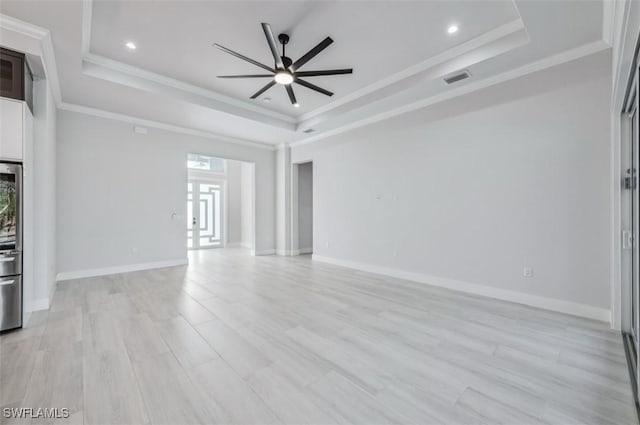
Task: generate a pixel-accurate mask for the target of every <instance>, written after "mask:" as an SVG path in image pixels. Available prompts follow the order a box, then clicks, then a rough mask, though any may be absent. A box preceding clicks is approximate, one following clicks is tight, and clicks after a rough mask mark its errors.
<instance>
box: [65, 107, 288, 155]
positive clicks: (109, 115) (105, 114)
mask: <svg viewBox="0 0 640 425" xmlns="http://www.w3.org/2000/svg"><path fill="white" fill-rule="evenodd" d="M59 109H61V110H63V111H70V112H76V113H80V114H85V115H91V116H94V117H100V118H106V119H110V120H115V121H121V122H126V123H128V124H132V125H141V126H145V127H151V128H156V129H158V130H165V131H170V132H172V133H179V134H187V135H189V136H196V137H202V138H205V139H210V140H215V141H218V142H224V143H233V144H235V145H242V146H247V147H251V148H257V149H266V150H269V151H275V150H277V147H276V146H275V145H270V144H266V143H260V142H257V141H252V140H244V139H236V138H233V137H229V136H224V135H220V134H216V133H211V132H208V131H203V130H196V129H193V128H188V127H182V126H179V125H174V124H167V123H163V122H160V121H153V120H148V119H144V118H139V117H135V116H132V115H125V114H119V113H116V112H109V111H105V110H104V109H98V108H92V107H89V106H83V105H77V104H75V103H66V102H63V103H62V104H61V105H60V106H59Z"/></svg>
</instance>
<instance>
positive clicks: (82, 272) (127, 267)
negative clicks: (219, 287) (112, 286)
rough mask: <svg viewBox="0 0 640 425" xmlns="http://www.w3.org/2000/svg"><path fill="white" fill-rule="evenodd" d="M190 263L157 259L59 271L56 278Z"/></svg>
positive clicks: (182, 260) (62, 278) (65, 278)
mask: <svg viewBox="0 0 640 425" xmlns="http://www.w3.org/2000/svg"><path fill="white" fill-rule="evenodd" d="M186 264H189V260H188V259H187V258H179V259H175V260H166V261H155V262H151V263H138V264H127V265H125V266H113V267H105V268H99V269H87V270H76V271H71V272H62V273H58V276H57V277H56V280H57V281H58V282H59V281H61V280H71V279H82V278H85V277H94V276H106V275H110V274H118V273H128V272H135V271H139V270H150V269H161V268H163V267H175V266H184V265H186Z"/></svg>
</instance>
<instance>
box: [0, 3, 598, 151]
mask: <svg viewBox="0 0 640 425" xmlns="http://www.w3.org/2000/svg"><path fill="white" fill-rule="evenodd" d="M0 13H2V14H5V15H9V16H12V17H15V18H17V19H21V20H23V21H26V22H29V23H32V24H35V25H38V26H41V27H44V28H47V29H49V30H51V33H52V38H53V46H54V50H55V55H56V61H57V65H58V74H59V77H60V86H61V92H62V101H63V102H64V103H65V104H75V105H82V106H86V107H90V108H97V109H100V110H105V111H109V112H115V113H120V114H124V115H130V116H132V117H137V118H141V119H146V120H154V121H159V122H163V123H168V124H172V125H176V126H182V127H186V128H189V129H195V130H200V131H206V132H211V133H216V134H223V135H228V136H231V137H235V138H240V139H245V140H251V141H257V142H263V143H268V144H278V143H283V142H284V143H288V142H295V141H301V140H305V139H306V140H316V139H320V138H321V137H322V134H323V133H325V132H326V133H327V134H329V133H331V132H335V131H339V130H340V129H342V128H348V127H349V126H350V125H351V126H352V125H353V123H354V122H359V121H366V120H367V119H370V118H371V117H376V116H383V115H384V114H387V113H393V111H397V110H402V108H405V109H406V108H407V107H408V106H407V105H413V104H419V103H420V102H428V101H429V99H433V101H437V99H439V98H442V97H443V96H445V97H446V96H447V95H455V94H456V93H457V92H458V91H460V89H461V88H464V87H469V88H471V87H473V85H474V84H475V85H477V84H481V83H482V82H483V81H489V80H491V79H495V78H496V76H500V75H503V74H508V73H509V72H511V71H512V70H514V69H518V68H522V67H525V66H527V65H528V64H530V63H532V62H536V61H545V60H547V59H548V58H550V57H551V58H555V57H559V56H562V57H571V55H572V54H573V53H571V54H568V53H567V52H573V51H576V52H577V53H576V54H578V55H580V54H582V55H584V54H587V53H589V52H592V51H597V50H601V49H603V48H605V47H606V46H605V45H604V43H603V42H602V39H603V3H602V2H601V1H574V0H566V1H564V0H555V1H538V0H526V1H524V0H522V1H521V0H516V1H488V0H475V1H448V0H442V1H411V2H405V1H371V2H365V1H357V2H356V1H353V2H352V1H345V2H336V1H331V2H323V1H288V2H284V1H281V2H273V1H256V2H244V1H237V0H236V1H211V2H203V1H199V2H191V1H178V0H176V1H161V2H157V1H140V2H114V1H96V0H94V1H93V2H90V1H86V2H82V1H80V0H77V1H55V0H49V1H15V0H3V1H2V2H0ZM577 17H579V19H577ZM260 22H269V23H270V24H271V25H272V27H273V30H274V32H275V33H276V34H278V33H279V32H286V33H288V34H290V36H291V42H290V43H289V45H288V46H287V55H288V56H291V57H292V58H293V59H294V60H295V59H296V58H297V57H299V56H300V55H302V54H303V53H305V52H306V51H307V50H308V49H310V48H311V47H313V46H314V45H315V44H317V43H318V42H319V41H320V40H322V39H323V38H324V37H326V36H331V37H332V38H333V39H334V43H333V44H332V45H331V46H329V47H328V48H327V49H326V50H325V51H323V52H322V53H321V54H319V55H318V56H316V58H314V59H313V60H312V61H310V62H309V63H308V64H306V65H305V67H304V69H307V70H311V69H326V68H343V67H353V68H354V74H353V75H346V76H331V77H313V78H309V81H311V82H313V83H315V84H318V85H320V86H321V87H324V88H327V89H329V90H331V91H334V92H335V93H336V94H335V95H334V96H333V97H332V98H328V97H326V96H323V95H320V94H318V93H315V92H312V91H310V90H308V89H306V88H303V87H300V86H294V88H295V90H296V94H297V97H298V100H299V103H300V104H301V107H300V108H299V109H295V108H292V107H291V105H290V103H289V100H288V98H287V96H286V93H285V91H284V90H283V88H282V87H279V86H276V87H273V88H272V89H271V90H269V91H268V92H267V93H266V94H265V96H269V97H271V98H272V101H271V102H269V103H265V102H263V101H262V100H257V101H251V100H249V99H248V98H249V96H251V94H253V93H254V92H255V91H257V89H258V88H260V87H261V86H262V85H264V83H263V82H257V81H255V80H244V81H241V80H232V81H230V80H220V79H216V78H215V75H219V74H235V73H262V70H261V69H260V68H257V67H254V66H252V65H250V64H248V63H244V62H243V61H241V60H239V59H237V58H234V57H232V56H229V55H226V54H224V53H223V52H221V51H219V50H217V49H214V48H213V47H211V44H212V43H214V42H217V43H220V44H222V45H224V46H226V47H229V48H231V49H233V50H236V51H238V52H240V53H243V54H245V55H247V56H249V57H252V58H254V59H256V60H258V61H260V62H264V63H266V64H270V63H271V59H270V55H269V50H268V47H267V44H266V41H265V39H264V35H263V34H262V31H261V28H260ZM453 22H455V23H457V24H458V25H459V26H460V31H459V32H458V33H457V34H456V35H454V36H450V35H448V34H447V33H446V28H447V26H448V25H449V24H450V23H453ZM129 40H131V41H134V42H135V43H136V44H137V46H138V48H137V49H136V50H135V51H129V50H127V49H126V48H125V47H124V43H125V42H126V41H129ZM0 43H1V41H0ZM545 58H547V59H545ZM550 63H551V64H553V61H551V62H550ZM460 67H464V68H467V69H469V70H470V71H471V73H472V78H471V79H469V80H466V81H464V82H462V83H459V84H458V85H456V86H446V85H444V83H442V79H441V77H442V75H443V74H444V73H446V72H448V71H451V70H455V69H457V68H460ZM265 83H266V81H265ZM309 127H313V128H314V129H315V130H316V131H315V132H314V133H313V136H308V135H306V134H304V133H302V130H304V129H306V128H309Z"/></svg>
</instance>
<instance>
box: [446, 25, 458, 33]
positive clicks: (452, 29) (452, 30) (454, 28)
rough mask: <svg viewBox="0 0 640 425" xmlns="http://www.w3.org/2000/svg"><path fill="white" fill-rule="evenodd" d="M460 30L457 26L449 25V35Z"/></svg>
mask: <svg viewBox="0 0 640 425" xmlns="http://www.w3.org/2000/svg"><path fill="white" fill-rule="evenodd" d="M458 29H459V28H458V26H457V25H456V24H452V25H449V28H447V32H448V33H449V34H455V33H457V32H458Z"/></svg>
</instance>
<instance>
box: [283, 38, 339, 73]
mask: <svg viewBox="0 0 640 425" xmlns="http://www.w3.org/2000/svg"><path fill="white" fill-rule="evenodd" d="M331 43H333V40H332V39H331V37H327V38H325V39H324V40H322V41H321V42H320V43H318V44H317V45H316V47H314V48H313V49H311V50H309V51H308V52H307V53H305V54H304V55H303V56H302V57H301V58H300V59H298V60H297V61H295V62H294V63H293V65H291V70H292V71H295V70H296V69H298V68H300V67H301V66H302V65H304V64H305V63H307V62H309V61H310V60H311V59H313V57H314V56H315V55H317V54H318V53H320V52H321V51H323V50H324V49H326V48H327V46H329V44H331Z"/></svg>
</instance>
